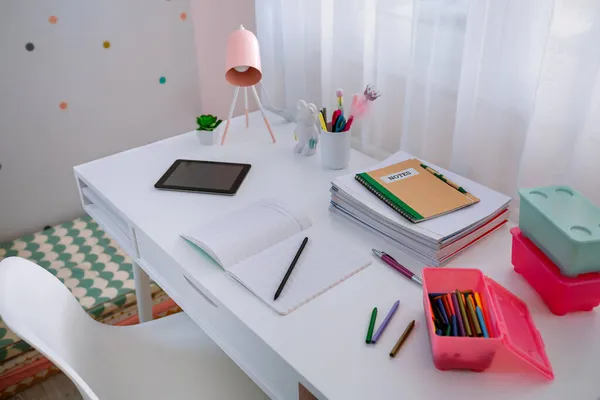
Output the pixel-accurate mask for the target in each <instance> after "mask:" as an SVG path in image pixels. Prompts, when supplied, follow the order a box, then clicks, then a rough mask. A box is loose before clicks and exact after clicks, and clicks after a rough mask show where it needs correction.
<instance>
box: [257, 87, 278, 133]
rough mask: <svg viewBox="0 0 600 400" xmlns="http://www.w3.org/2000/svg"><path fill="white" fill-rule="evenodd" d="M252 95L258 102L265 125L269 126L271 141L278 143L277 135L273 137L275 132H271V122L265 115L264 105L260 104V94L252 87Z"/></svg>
mask: <svg viewBox="0 0 600 400" xmlns="http://www.w3.org/2000/svg"><path fill="white" fill-rule="evenodd" d="M252 93H253V94H254V99H255V100H256V103H257V104H258V108H259V109H260V113H261V114H262V117H263V120H264V121H265V125H266V126H267V129H268V130H269V133H270V134H271V139H272V140H273V143H277V141H276V140H275V135H273V131H272V130H271V125H270V124H269V120H268V119H267V115H266V114H265V109H264V108H263V106H262V103H261V102H260V98H259V97H258V93H257V92H256V88H255V87H254V86H252Z"/></svg>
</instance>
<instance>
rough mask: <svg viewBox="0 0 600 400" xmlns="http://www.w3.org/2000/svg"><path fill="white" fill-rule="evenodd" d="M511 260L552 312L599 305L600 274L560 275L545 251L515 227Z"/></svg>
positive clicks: (563, 312)
mask: <svg viewBox="0 0 600 400" xmlns="http://www.w3.org/2000/svg"><path fill="white" fill-rule="evenodd" d="M510 233H512V235H513V246H512V263H513V265H514V267H515V271H516V272H517V273H519V274H521V275H522V276H523V278H525V280H526V281H527V282H528V283H529V285H531V287H532V288H533V289H535V291H536V292H538V294H539V295H540V297H541V298H542V300H543V301H544V303H546V305H547V306H548V308H549V309H550V311H552V313H554V314H556V315H565V314H566V313H569V312H573V311H591V310H592V309H593V308H594V307H596V306H597V305H598V304H600V273H599V272H590V273H587V274H582V275H579V276H577V277H574V278H571V277H568V276H563V275H561V274H560V270H559V269H558V267H557V266H556V265H555V264H554V263H553V262H552V260H550V258H548V256H547V255H546V254H544V252H542V251H541V250H540V249H538V248H537V246H536V245H535V244H534V243H533V242H532V241H531V240H529V239H527V238H526V237H525V236H523V234H522V233H521V230H520V229H519V228H512V229H511V230H510Z"/></svg>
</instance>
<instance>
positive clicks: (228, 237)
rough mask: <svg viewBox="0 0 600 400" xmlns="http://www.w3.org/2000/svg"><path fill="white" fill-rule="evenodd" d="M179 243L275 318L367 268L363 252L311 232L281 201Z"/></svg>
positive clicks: (327, 234)
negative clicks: (197, 253)
mask: <svg viewBox="0 0 600 400" xmlns="http://www.w3.org/2000/svg"><path fill="white" fill-rule="evenodd" d="M182 237H183V238H184V239H186V240H188V241H189V242H190V243H192V244H194V245H196V246H198V247H199V248H201V249H202V250H203V251H205V252H206V253H207V254H208V255H210V256H211V257H212V258H213V259H214V260H215V261H216V262H217V263H218V264H219V265H220V266H221V267H223V269H225V271H227V273H228V274H229V275H231V276H232V277H233V278H234V279H236V280H237V281H238V282H240V283H241V284H242V285H244V286H245V287H246V288H247V289H248V290H250V291H251V292H252V293H254V294H255V295H256V296H257V297H258V298H260V299H261V300H262V301H264V302H265V303H266V304H267V305H269V306H270V307H272V308H273V309H274V310H275V311H277V312H278V313H279V314H282V315H286V314H289V313H290V312H292V311H294V310H295V309H297V308H298V307H300V306H302V305H303V304H305V303H307V302H309V301H310V300H312V299H314V298H315V297H317V296H318V295H320V294H322V293H324V292H325V291H327V290H328V289H330V288H332V287H333V286H335V285H337V284H338V283H340V282H342V281H344V280H345V279H346V278H348V277H350V276H351V275H353V274H355V273H357V272H358V271H360V270H362V269H363V268H365V267H367V266H368V265H370V264H371V257H370V255H368V253H367V252H365V253H359V252H357V251H355V250H352V249H351V246H350V245H349V244H348V242H347V241H345V240H344V239H341V238H339V237H336V236H334V235H331V233H330V232H328V231H325V230H323V229H319V228H318V227H313V226H312V224H311V221H310V218H309V217H308V216H307V215H305V214H304V213H302V212H301V211H299V210H295V209H293V208H291V207H290V206H289V205H285V204H284V203H282V202H280V201H274V200H263V201H260V202H258V203H255V204H253V205H250V206H248V207H246V208H243V209H241V210H238V211H235V212H233V213H230V214H227V215H225V216H223V217H220V218H218V219H216V220H214V221H212V222H211V223H209V224H206V225H204V226H201V227H198V228H197V229H195V230H193V231H192V232H189V233H188V234H186V235H182ZM305 237H308V238H309V241H308V243H307V245H306V248H305V249H304V251H303V252H302V255H301V256H300V259H299V260H298V263H297V264H296V267H295V268H294V271H293V272H292V275H291V276H290V278H289V280H288V282H287V284H286V285H285V288H284V289H283V292H282V293H281V296H280V297H279V298H278V299H277V300H275V301H274V300H273V296H274V294H275V292H276V290H277V288H278V287H279V284H280V283H281V280H282V279H283V276H284V275H285V273H286V271H287V269H288V267H289V266H290V263H291V262H292V259H293V258H294V255H295V254H296V252H297V251H298V248H299V247H300V244H301V243H302V240H303V239H304V238H305Z"/></svg>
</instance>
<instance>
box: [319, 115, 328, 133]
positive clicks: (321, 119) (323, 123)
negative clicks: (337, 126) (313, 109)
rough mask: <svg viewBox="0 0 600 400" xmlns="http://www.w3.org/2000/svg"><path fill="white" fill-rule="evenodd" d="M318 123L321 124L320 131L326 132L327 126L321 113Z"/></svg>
mask: <svg viewBox="0 0 600 400" xmlns="http://www.w3.org/2000/svg"><path fill="white" fill-rule="evenodd" d="M319 121H320V122H321V129H323V130H324V131H325V132H327V125H326V124H325V120H324V119H323V114H322V113H319Z"/></svg>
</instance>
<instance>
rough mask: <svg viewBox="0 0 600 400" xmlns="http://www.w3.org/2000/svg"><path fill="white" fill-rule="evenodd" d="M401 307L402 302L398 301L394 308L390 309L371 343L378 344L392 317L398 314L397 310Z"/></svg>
mask: <svg viewBox="0 0 600 400" xmlns="http://www.w3.org/2000/svg"><path fill="white" fill-rule="evenodd" d="M399 305H400V300H397V301H396V302H395V303H394V305H393V306H392V308H390V311H389V312H388V314H387V315H386V316H385V319H384V320H383V322H382V323H381V325H379V328H377V332H375V335H373V338H372V339H371V343H377V340H379V337H380V336H381V334H382V333H383V331H384V330H385V328H386V326H387V325H388V324H389V323H390V320H391V319H392V317H393V316H394V314H395V313H396V310H397V309H398V306H399Z"/></svg>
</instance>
